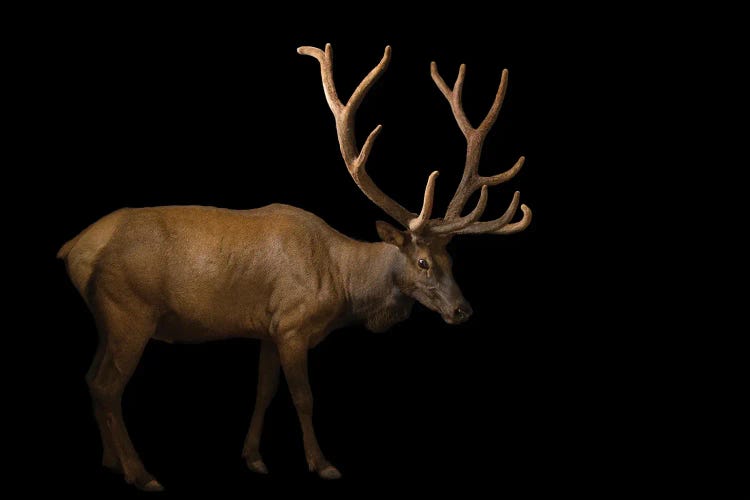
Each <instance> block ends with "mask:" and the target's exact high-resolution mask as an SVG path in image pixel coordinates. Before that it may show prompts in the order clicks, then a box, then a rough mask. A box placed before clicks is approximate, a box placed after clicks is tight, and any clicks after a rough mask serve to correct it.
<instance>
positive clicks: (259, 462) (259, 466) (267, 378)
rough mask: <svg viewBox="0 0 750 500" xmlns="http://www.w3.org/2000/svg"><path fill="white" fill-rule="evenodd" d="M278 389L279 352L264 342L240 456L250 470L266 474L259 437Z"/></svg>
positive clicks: (271, 343)
mask: <svg viewBox="0 0 750 500" xmlns="http://www.w3.org/2000/svg"><path fill="white" fill-rule="evenodd" d="M278 387H279V352H278V351H277V350H276V346H275V345H274V343H273V342H271V341H268V340H264V341H263V342H262V343H261V347H260V362H259V363H258V392H257V395H256V397H255V409H254V410H253V418H252V420H250V430H249V431H248V433H247V438H245V447H244V449H243V450H242V456H243V457H244V458H245V461H246V462H247V466H248V468H249V469H250V470H252V471H255V472H259V473H261V474H268V468H266V464H265V463H263V457H261V455H260V451H259V447H260V436H261V434H262V433H263V419H264V417H265V415H266V409H267V408H268V405H269V404H270V403H271V400H272V399H273V397H274V395H275V394H276V389H278Z"/></svg>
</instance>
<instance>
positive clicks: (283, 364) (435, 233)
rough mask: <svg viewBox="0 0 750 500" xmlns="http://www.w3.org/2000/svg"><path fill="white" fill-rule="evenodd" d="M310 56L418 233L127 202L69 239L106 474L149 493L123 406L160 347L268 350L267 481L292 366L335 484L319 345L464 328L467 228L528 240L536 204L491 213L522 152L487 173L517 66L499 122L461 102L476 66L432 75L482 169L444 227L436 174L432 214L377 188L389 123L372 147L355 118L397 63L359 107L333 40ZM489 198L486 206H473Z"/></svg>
mask: <svg viewBox="0 0 750 500" xmlns="http://www.w3.org/2000/svg"><path fill="white" fill-rule="evenodd" d="M297 52H298V53H300V54H303V55H307V56H311V57H314V58H315V59H316V60H317V61H318V63H320V74H321V78H322V81H323V91H324V93H325V98H326V100H327V102H328V106H329V107H330V109H331V111H332V112H333V116H334V118H335V122H336V132H337V135H338V141H339V146H340V148H341V155H342V156H343V159H344V163H345V164H346V167H347V169H348V170H349V174H350V175H351V177H352V179H353V180H354V183H355V184H356V185H357V186H358V187H359V189H360V190H362V192H363V193H364V194H365V196H367V197H368V198H369V199H370V200H372V202H373V203H375V204H376V205H377V206H378V207H380V208H381V209H383V211H384V212H385V213H387V214H388V215H390V216H391V217H392V218H393V219H395V220H396V221H398V222H399V223H400V224H401V225H402V226H403V228H404V230H399V229H397V228H395V227H393V226H392V225H390V224H388V223H386V222H382V221H378V222H377V223H376V228H377V233H378V235H379V237H380V239H381V240H382V241H379V242H375V243H370V242H362V241H356V240H353V239H351V238H348V237H347V236H344V235H343V234H341V233H339V232H337V231H336V230H334V229H332V228H331V227H330V226H328V225H327V224H326V223H325V222H324V221H323V220H321V219H320V218H318V217H317V216H315V215H313V214H311V213H309V212H306V211H305V210H302V209H299V208H295V207H291V206H287V205H279V204H273V205H269V206H265V207H262V208H257V209H253V210H227V209H221V208H213V207H202V206H165V207H152V208H124V209H121V210H117V211H116V212H113V213H111V214H109V215H107V216H105V217H103V218H102V219H100V220H99V221H97V222H95V223H94V224H92V225H91V226H89V227H88V228H87V229H85V230H84V231H83V232H81V233H80V234H79V235H78V236H76V237H75V238H73V239H72V240H70V241H69V242H67V243H65V244H64V245H63V247H62V248H61V249H60V251H59V253H58V254H57V256H58V258H60V259H63V260H64V261H65V264H66V268H67V272H68V275H69V276H70V279H71V281H72V282H73V285H74V286H75V288H76V289H77V290H78V292H79V293H80V294H81V296H82V297H83V299H84V301H85V302H86V304H87V305H88V307H89V309H90V310H91V312H92V314H93V316H94V319H95V321H96V327H97V329H98V332H99V345H98V349H97V351H96V355H95V357H94V361H93V363H92V365H91V368H90V369H89V371H88V373H87V375H86V381H87V383H88V386H89V388H90V392H91V397H92V399H93V405H94V414H95V417H96V421H97V424H98V427H99V431H100V434H101V440H102V445H103V458H102V462H103V465H105V466H106V467H109V468H111V469H114V470H115V471H118V472H120V473H122V474H123V475H124V477H125V480H126V481H127V482H128V483H131V484H134V485H135V486H136V487H138V488H140V489H142V490H147V491H158V490H161V489H162V486H161V485H160V484H159V482H158V481H157V480H156V479H155V478H154V477H153V476H152V475H150V474H149V473H148V472H147V471H146V469H145V468H144V466H143V463H142V462H141V460H140V458H139V457H138V454H137V453H136V450H135V448H134V447H133V444H132V442H131V441H130V438H129V436H128V432H127V429H126V427H125V423H124V422H123V417H122V410H121V398H122V393H123V391H124V389H125V386H126V384H127V382H128V380H129V379H130V377H131V375H132V374H133V372H134V370H135V369H136V366H137V365H138V362H139V359H140V357H141V354H142V353H143V350H144V347H145V346H146V344H147V343H148V341H149V339H151V338H154V339H158V340H162V341H166V342H202V341H208V340H217V339H225V338H230V337H244V338H255V339H259V340H260V341H261V344H262V345H261V350H260V362H259V376H258V390H257V398H256V402H255V408H254V411H253V415H252V419H251V422H250V429H249V431H248V434H247V438H246V439H245V443H244V448H243V457H244V459H245V461H246V463H247V466H248V467H249V468H250V469H251V470H253V471H255V472H258V473H263V474H265V473H267V469H266V465H265V464H264V463H263V459H262V457H261V454H260V452H259V449H258V448H259V442H260V436H261V431H262V429H263V419H264V415H265V412H266V408H267V407H268V405H269V403H270V401H271V399H272V397H273V396H274V393H275V391H276V388H277V385H278V380H279V372H280V369H282V370H283V371H284V375H285V376H286V379H287V381H288V385H289V389H290V391H291V394H292V399H293V402H294V405H295V407H296V410H297V414H298V416H299V421H300V424H301V427H302V433H303V440H304V449H305V455H306V458H307V464H308V466H309V468H310V471H315V472H317V474H318V475H319V476H320V477H321V478H324V479H336V478H338V477H340V473H339V471H338V470H337V469H336V468H335V467H334V466H333V465H331V464H330V463H329V462H328V461H327V460H326V458H325V456H324V455H323V452H322V451H321V450H320V447H319V446H318V441H317V439H316V437H315V431H314V429H313V423H312V411H313V397H312V394H311V391H310V384H309V383H308V373H307V351H308V349H310V348H312V347H314V346H315V345H317V344H318V343H319V342H320V341H322V340H323V339H324V338H325V337H326V335H328V333H329V332H331V331H332V330H334V329H337V328H341V327H344V326H347V325H352V324H364V326H365V327H366V328H367V329H369V330H371V331H375V332H381V331H384V330H386V329H388V328H389V327H391V326H392V325H394V324H396V323H397V322H400V321H402V320H405V319H406V318H407V317H408V316H409V314H410V312H411V309H412V306H413V304H414V302H415V301H418V302H420V303H422V304H423V305H424V306H426V307H428V308H429V309H431V310H433V311H435V312H437V313H439V314H440V315H441V316H442V318H443V319H444V320H445V321H446V322H447V323H450V324H458V323H461V322H463V321H466V320H467V319H468V318H469V316H471V314H472V310H471V306H470V305H469V303H468V302H467V301H466V300H465V299H464V297H463V295H462V294H461V290H460V289H459V287H458V285H457V284H456V282H455V281H454V279H453V275H452V272H451V265H452V264H451V258H450V256H449V255H448V253H447V252H446V249H445V247H446V244H447V243H448V241H449V240H450V239H451V238H452V237H453V236H454V235H459V234H512V233H517V232H519V231H523V230H524V229H526V228H527V227H528V225H529V223H530V222H531V210H529V208H528V207H526V206H525V205H521V206H520V208H521V211H522V212H523V217H522V218H521V219H520V220H519V221H517V222H511V221H512V219H513V218H514V214H515V213H516V211H517V209H518V206H519V193H518V192H517V191H516V193H515V194H514V196H513V199H512V201H511V203H510V205H509V206H508V208H507V210H506V211H505V213H504V214H503V215H502V216H501V217H499V218H497V219H495V220H492V221H485V222H480V221H479V219H480V217H481V216H482V213H483V211H484V209H485V206H486V204H487V188H488V187H489V186H495V185H498V184H501V183H503V182H505V181H507V180H509V179H511V178H512V177H513V176H514V175H515V174H516V173H518V171H519V170H520V169H521V166H522V165H523V162H524V158H523V157H521V158H519V160H518V161H517V162H516V164H515V165H514V166H513V167H512V168H510V169H509V170H507V171H506V172H504V173H500V174H497V175H493V176H482V175H479V173H478V167H479V158H480V154H481V150H482V144H483V142H484V140H485V138H486V137H487V133H488V132H489V130H490V128H491V127H492V125H493V124H494V123H495V120H496V119H497V116H498V113H499V111H500V106H501V104H502V102H503V98H504V96H505V90H506V86H507V82H508V71H507V70H503V73H502V78H501V81H500V86H499V88H498V90H497V94H496V95H495V99H494V102H493V103H492V107H491V108H490V110H489V112H488V113H487V116H486V117H485V118H484V120H482V122H481V124H480V125H479V126H478V127H473V126H472V125H471V123H470V121H469V119H468V118H467V116H466V114H465V112H464V110H463V105H462V103H461V94H462V90H463V84H464V76H465V74H466V66H465V65H461V67H460V69H459V71H458V77H457V79H456V82H455V84H454V85H453V87H452V88H451V87H449V86H448V85H447V84H446V83H445V81H444V80H443V78H442V77H441V76H440V74H439V73H438V70H437V66H436V65H435V63H434V62H433V63H432V65H431V74H432V79H433V80H434V82H435V84H436V85H437V87H438V89H439V90H440V92H441V93H442V94H443V95H444V96H445V98H446V99H447V100H448V103H449V104H450V107H451V110H452V112H453V116H454V118H455V120H456V122H457V123H458V127H459V128H460V130H461V132H462V133H463V135H464V136H465V138H466V144H467V147H466V163H465V165H464V171H463V177H462V178H461V181H460V183H459V185H458V189H457V190H456V192H455V195H454V196H453V198H452V200H451V201H450V204H449V205H448V209H447V211H446V213H445V216H444V217H442V218H432V209H433V197H434V192H435V181H436V180H437V177H438V172H433V173H432V174H431V175H430V176H429V179H428V180H427V185H426V188H425V190H424V199H423V203H422V208H421V210H420V212H419V213H418V214H417V213H413V212H410V211H409V210H407V209H406V208H404V207H403V206H401V205H400V204H399V203H397V202H396V201H394V200H393V199H392V198H390V197H389V196H388V195H386V194H385V193H384V192H383V191H381V190H380V188H378V186H376V185H375V183H374V182H373V181H372V179H371V178H370V177H369V175H368V174H367V171H366V169H365V165H366V163H367V158H368V156H369V155H370V151H371V150H372V147H373V145H374V143H375V139H376V137H377V136H378V134H379V133H380V130H381V126H380V125H378V126H377V127H376V128H375V129H374V130H373V131H372V132H371V133H370V135H369V136H368V137H367V140H366V141H365V143H364V145H363V146H362V149H361V150H360V149H359V148H358V147H357V144H356V141H355V134H354V117H355V114H356V111H357V108H359V106H360V104H361V103H362V100H363V98H364V97H365V95H366V94H367V92H368V91H369V90H370V88H371V87H372V86H373V84H374V83H375V82H376V80H377V79H378V78H379V77H380V76H381V75H382V74H383V72H384V71H385V69H386V67H387V65H388V62H389V60H390V57H391V48H390V47H386V48H385V53H384V55H383V58H382V59H381V61H380V63H379V64H378V65H377V66H375V68H374V69H373V70H372V71H370V73H369V74H368V75H367V76H366V77H365V78H364V79H363V80H362V82H361V83H360V84H359V85H358V86H357V88H356V89H355V90H354V93H353V94H352V96H351V97H350V98H349V100H348V101H347V102H346V104H344V103H343V102H342V101H341V100H340V98H339V96H338V94H337V92H336V86H335V85H334V80H333V67H332V65H333V62H332V51H331V45H330V44H328V45H326V47H325V50H321V49H318V48H314V47H300V48H299V49H297ZM477 190H480V195H479V198H478V202H477V204H476V206H475V207H474V208H473V210H471V212H469V213H468V214H466V215H462V214H463V211H464V210H463V209H464V206H465V205H466V203H467V201H468V200H469V198H470V197H471V195H472V194H473V193H474V192H476V191H477Z"/></svg>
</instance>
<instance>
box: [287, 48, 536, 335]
mask: <svg viewBox="0 0 750 500" xmlns="http://www.w3.org/2000/svg"><path fill="white" fill-rule="evenodd" d="M297 52H298V53H300V54H303V55H308V56H312V57H314V58H315V59H317V60H318V62H319V63H320V73H321V78H322V80H323V91H324V93H325V97H326V100H327V101H328V106H329V107H330V108H331V111H332V112H333V116H334V118H335V119H336V132H337V135H338V140H339V146H340V148H341V155H342V156H343V158H344V162H345V163H346V166H347V169H348V170H349V174H350V175H351V176H352V179H353V180H354V182H355V183H356V184H357V186H358V187H359V188H360V189H361V190H362V192H363V193H364V194H365V196H367V197H368V198H369V199H370V200H371V201H372V202H373V203H375V204H376V205H377V206H379V207H380V208H381V209H383V210H384V211H385V212H386V213H387V214H388V215H390V216H391V217H393V218H394V219H395V220H397V221H398V222H399V223H400V224H401V225H402V226H403V227H404V230H399V229H396V228H395V227H393V226H391V225H390V224H388V223H386V222H382V221H378V222H377V224H376V226H377V230H378V235H379V236H380V238H381V239H382V240H383V241H385V242H386V243H390V244H392V245H395V246H396V247H397V248H398V249H399V253H400V256H401V258H400V264H399V266H398V268H397V270H396V277H395V280H396V284H397V286H398V287H399V288H400V289H401V291H402V292H403V293H405V294H406V295H408V296H410V297H412V298H413V299H415V300H417V301H419V302H420V303H422V304H423V305H425V306H426V307H428V308H430V309H432V310H433V311H436V312H438V313H440V315H441V316H442V317H443V319H444V320H445V321H446V322H447V323H450V324H456V323H461V322H463V321H465V320H467V319H468V318H469V316H470V315H471V313H472V310H471V306H470V305H469V303H468V302H467V301H466V299H464V297H463V295H462V293H461V290H460V289H459V287H458V285H457V284H456V282H455V280H454V279H453V274H452V271H451V267H452V261H451V258H450V256H449V255H448V252H447V251H446V249H445V247H446V244H447V243H448V242H449V241H450V239H451V238H452V237H453V236H455V235H458V234H513V233H517V232H519V231H523V230H524V229H526V228H527V227H528V226H529V224H530V223H531V209H529V207H527V206H526V205H523V204H522V205H521V207H520V208H521V211H522V212H523V217H522V218H521V220H520V221H518V222H511V221H512V219H513V217H514V215H515V214H516V211H517V210H518V204H519V199H520V193H519V192H518V191H516V192H515V194H514V195H513V200H512V201H511V203H510V205H509V206H508V208H507V210H506V211H505V213H504V214H503V215H502V216H500V217H499V218H497V219H495V220H492V221H483V222H480V221H479V218H480V217H481V216H482V214H483V213H484V209H485V207H486V206H487V188H488V187H489V186H496V185H498V184H502V183H503V182H506V181H508V180H510V179H511V178H513V176H515V175H516V174H517V173H518V171H519V170H520V169H521V167H522V166H523V163H524V157H523V156H522V157H520V158H519V159H518V161H517V162H516V164H515V165H514V166H513V167H511V168H510V169H509V170H507V171H505V172H503V173H500V174H496V175H493V176H483V175H479V158H480V155H481V151H482V145H483V143H484V140H485V138H486V137H487V133H488V132H489V130H490V129H491V128H492V125H493V124H494V123H495V120H497V116H498V114H499V112H500V106H501V105H502V102H503V98H504V97H505V90H506V88H507V84H508V70H503V74H502V78H501V80H500V86H499V87H498V89H497V94H496V95H495V100H494V102H493V103H492V107H491V108H490V110H489V112H488V113H487V116H486V117H485V118H484V120H482V123H481V124H480V125H479V126H478V127H476V128H475V127H473V126H472V125H471V123H470V122H469V119H468V118H467V117H466V113H465V112H464V110H463V105H462V103H461V95H462V91H463V84H464V77H465V75H466V65H464V64H462V65H461V66H460V68H459V70H458V77H457V78H456V83H455V84H454V85H453V88H450V87H449V86H448V85H447V84H446V83H445V81H444V80H443V78H442V77H441V76H440V74H439V73H438V70H437V65H436V64H435V63H434V62H433V63H432V64H431V68H430V70H431V74H432V79H433V81H434V82H435V84H436V85H437V87H438V89H440V92H442V94H443V95H444V96H445V98H446V99H447V100H448V102H449V103H450V106H451V110H452V111H453V116H454V118H455V120H456V122H457V123H458V127H459V129H461V132H462V133H463V135H464V137H465V138H466V162H465V164H464V172H463V176H462V177H461V181H460V183H459V185H458V188H457V190H456V193H455V194H454V195H453V198H452V200H451V202H450V203H449V205H448V209H447V211H446V213H445V216H444V217H441V218H432V208H433V200H434V195H435V181H436V180H437V177H438V172H437V171H435V172H432V174H430V176H429V178H428V180H427V186H426V187H425V191H424V201H423V203H422V210H421V211H420V213H419V214H416V213H413V212H410V211H408V210H407V209H405V208H404V207H403V206H401V205H400V204H399V203H397V202H396V201H395V200H393V199H392V198H391V197H389V196H388V195H387V194H385V193H384V192H383V191H381V190H380V188H378V186H376V185H375V183H374V182H373V181H372V179H371V178H370V176H369V175H368V174H367V171H366V169H365V165H366V163H367V158H368V156H369V155H370V151H371V150H372V146H373V144H374V142H375V139H376V138H377V136H378V134H379V133H380V130H381V129H382V126H381V125H378V126H377V127H375V129H374V130H373V131H372V132H370V135H369V136H368V137H367V140H365V143H364V145H363V146H362V149H361V150H359V149H358V147H357V144H356V139H355V135H354V116H355V114H356V111H357V109H358V108H359V105H360V104H361V103H362V99H363V98H364V97H365V95H366V94H367V92H368V91H369V90H370V88H371V87H372V85H373V84H374V83H375V81H376V80H377V79H378V78H379V77H380V76H381V75H382V74H383V72H384V71H385V69H386V67H387V66H388V62H389V61H390V57H391V48H390V46H387V47H386V48H385V53H384V54H383V58H382V59H381V61H380V63H379V64H378V65H377V66H375V68H373V69H372V71H370V73H369V74H368V75H367V76H366V77H365V78H364V80H362V82H360V84H359V85H358V86H357V88H356V89H355V90H354V92H353V93H352V95H351V97H350V98H349V100H348V101H347V103H346V104H343V103H342V102H341V100H340V99H339V97H338V94H337V92H336V86H335V84H334V81H333V53H332V50H331V44H326V48H325V51H323V50H320V49H318V48H315V47H300V48H298V49H297ZM477 190H481V191H480V195H479V200H478V202H477V204H476V206H475V207H474V209H473V210H472V211H471V212H469V213H468V214H466V215H462V213H463V210H464V207H465V205H466V203H467V201H468V200H469V198H470V197H471V195H472V194H473V193H474V192H475V191H477Z"/></svg>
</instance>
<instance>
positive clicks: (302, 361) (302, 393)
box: [278, 335, 341, 479]
mask: <svg viewBox="0 0 750 500" xmlns="http://www.w3.org/2000/svg"><path fill="white" fill-rule="evenodd" d="M278 349H279V357H280V359H281V366H282V368H283V369H284V375H285V376H286V381H287V385H288V386H289V391H290V392H291V394H292V400H293V401H294V406H295V407H296V408H297V416H298V417H299V422H300V425H301V426H302V439H303V440H304V444H305V456H306V457H307V465H308V467H309V468H310V471H315V472H317V473H318V475H319V476H320V477H321V478H323V479H338V478H340V477H341V473H340V472H339V471H338V470H337V469H336V467H334V466H333V465H331V464H330V463H329V462H328V461H327V460H326V458H325V457H324V456H323V452H322V451H320V447H319V446H318V440H317V438H316V437H315V429H313V423H312V411H313V397H312V391H311V390H310V383H309V381H308V377H307V343H306V342H304V341H302V340H301V339H299V338H297V337H296V336H294V335H289V336H286V337H285V339H284V340H283V341H282V342H280V343H279V346H278Z"/></svg>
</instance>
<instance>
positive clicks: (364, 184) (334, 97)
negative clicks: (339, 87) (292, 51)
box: [297, 43, 437, 232]
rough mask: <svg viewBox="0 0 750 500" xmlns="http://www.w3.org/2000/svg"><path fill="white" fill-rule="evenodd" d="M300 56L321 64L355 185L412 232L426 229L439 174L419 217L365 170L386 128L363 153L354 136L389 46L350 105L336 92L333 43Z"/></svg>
mask: <svg viewBox="0 0 750 500" xmlns="http://www.w3.org/2000/svg"><path fill="white" fill-rule="evenodd" d="M297 53H299V54H302V55H307V56H311V57H314V58H315V59H317V60H318V62H319V63H320V76H321V79H322V81H323V92H324V93H325V96H326V101H328V107H330V108H331V112H332V113H333V116H334V118H335V119H336V132H337V134H338V139H339V147H340V148H341V156H342V157H343V158H344V163H346V167H347V169H348V170H349V174H350V175H351V176H352V179H354V182H355V183H356V184H357V186H358V187H359V189H360V190H362V192H363V193H364V194H365V196H367V197H368V198H369V199H370V200H371V201H372V202H373V203H375V204H376V205H377V206H379V207H380V208H381V209H383V211H385V212H386V213H387V214H388V215H390V216H391V217H393V218H394V219H396V220H397V221H398V222H399V223H400V224H401V225H402V226H404V227H405V228H408V229H410V230H411V231H412V232H418V231H421V230H423V229H424V228H425V227H426V224H427V222H428V221H429V219H430V215H431V213H432V203H433V198H434V194H435V179H436V178H437V172H433V173H432V175H430V178H429V180H428V182H427V187H426V188H425V194H424V203H423V206H422V211H421V212H420V214H419V215H417V214H415V213H413V212H410V211H409V210H407V209H405V208H404V207H403V206H401V205H400V204H399V203H398V202H396V201H395V200H393V199H392V198H391V197H390V196H388V195H387V194H385V193H384V192H383V191H382V190H381V189H380V188H379V187H378V186H377V185H376V184H375V182H373V180H372V179H371V178H370V176H369V175H368V174H367V170H366V169H365V165H366V163H367V158H368V157H369V156H370V151H371V150H372V146H373V144H374V143H375V139H376V138H377V136H378V134H379V133H380V130H381V129H382V125H378V126H377V127H375V129H374V130H373V131H372V132H370V135H369V136H368V137H367V140H366V141H365V144H364V146H362V151H359V150H358V149H357V141H356V137H355V134H354V117H355V114H356V112H357V109H358V108H359V105H360V104H361V103H362V100H363V99H364V97H365V96H366V95H367V92H368V91H369V90H370V88H371V87H372V85H373V84H374V83H375V82H376V81H377V80H378V78H380V76H381V75H382V74H383V72H384V71H385V69H386V68H387V67H388V62H389V61H390V59H391V47H390V46H387V47H386V48H385V53H384V54H383V58H382V59H381V60H380V63H378V65H377V66H375V67H374V68H373V69H372V71H370V73H369V74H368V75H367V76H366V77H365V78H364V80H362V81H361V82H360V84H359V85H358V86H357V88H356V89H355V90H354V93H352V95H351V97H349V100H348V101H347V103H346V104H343V103H342V102H341V100H340V99H339V96H338V93H337V92H336V85H335V83H334V81H333V50H332V49H331V44H330V43H327V44H326V48H325V51H323V50H320V49H318V48H316V47H308V46H306V47H300V48H298V49H297Z"/></svg>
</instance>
